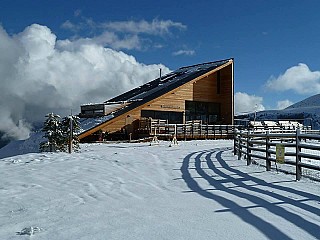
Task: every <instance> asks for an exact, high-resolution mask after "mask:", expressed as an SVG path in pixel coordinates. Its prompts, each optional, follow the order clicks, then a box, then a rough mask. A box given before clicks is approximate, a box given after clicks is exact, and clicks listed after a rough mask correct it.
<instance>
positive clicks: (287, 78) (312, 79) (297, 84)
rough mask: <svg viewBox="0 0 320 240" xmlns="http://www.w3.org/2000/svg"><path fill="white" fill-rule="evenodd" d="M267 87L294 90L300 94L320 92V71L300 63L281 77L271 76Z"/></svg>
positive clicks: (276, 89)
mask: <svg viewBox="0 0 320 240" xmlns="http://www.w3.org/2000/svg"><path fill="white" fill-rule="evenodd" d="M266 86H267V88H269V89H270V90H274V91H280V92H281V91H287V90H293V91H294V92H296V93H298V94H304V95H310V94H318V93H319V92H320V71H314V72H313V71H311V70H310V69H309V67H308V66H307V65H306V64H304V63H300V64H298V65H297V66H293V67H291V68H289V69H287V70H286V71H285V73H284V74H281V75H280V76H279V77H277V78H275V77H271V78H270V79H269V80H268V82H267V84H266Z"/></svg>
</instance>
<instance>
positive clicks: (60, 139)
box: [40, 113, 80, 152]
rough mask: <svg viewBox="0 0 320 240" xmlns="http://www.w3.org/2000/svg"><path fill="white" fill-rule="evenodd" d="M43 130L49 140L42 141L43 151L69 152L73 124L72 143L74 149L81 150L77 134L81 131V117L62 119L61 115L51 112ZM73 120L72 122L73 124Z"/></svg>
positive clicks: (41, 147)
mask: <svg viewBox="0 0 320 240" xmlns="http://www.w3.org/2000/svg"><path fill="white" fill-rule="evenodd" d="M46 118H47V119H46V120H45V122H44V126H43V129H42V131H43V132H44V133H45V134H44V136H43V137H44V138H46V139H47V141H44V142H42V143H40V151H41V152H46V151H49V152H56V151H60V152H67V151H68V146H69V143H70V136H71V126H72V145H73V148H74V150H76V151H77V150H79V148H80V146H79V138H78V136H77V134H78V133H79V131H80V124H79V117H78V116H68V117H64V118H63V119H62V121H60V116H59V115H56V114H53V113H49V114H47V115H46ZM71 121H72V124H71Z"/></svg>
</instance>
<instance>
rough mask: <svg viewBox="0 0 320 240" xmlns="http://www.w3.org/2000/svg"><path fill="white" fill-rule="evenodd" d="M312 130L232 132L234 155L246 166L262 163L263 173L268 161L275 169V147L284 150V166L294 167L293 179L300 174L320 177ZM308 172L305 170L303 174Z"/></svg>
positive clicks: (318, 140)
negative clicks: (245, 162) (243, 161)
mask: <svg viewBox="0 0 320 240" xmlns="http://www.w3.org/2000/svg"><path fill="white" fill-rule="evenodd" d="M319 133H320V132H319V131H315V130H300V129H296V130H287V131H283V130H280V131H264V132H261V131H259V132H255V131H250V130H245V131H239V130H235V132H234V154H235V155H238V159H241V158H242V156H243V157H244V158H245V159H246V160H247V165H250V164H251V163H252V162H253V161H256V162H257V161H261V160H262V161H265V166H266V170H267V171H270V170H271V162H275V164H276V168H278V167H277V162H278V161H277V157H276V146H277V144H281V145H282V146H283V147H284V148H285V152H284V162H283V163H284V164H285V165H287V166H288V165H291V166H294V167H295V174H296V180H300V179H301V176H302V175H311V176H313V177H316V178H320V151H319V150H320V135H319ZM302 170H308V171H304V172H303V171H302Z"/></svg>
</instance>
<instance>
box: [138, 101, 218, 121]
mask: <svg viewBox="0 0 320 240" xmlns="http://www.w3.org/2000/svg"><path fill="white" fill-rule="evenodd" d="M185 103H186V109H185V110H186V111H185V118H186V119H185V120H186V121H192V120H202V123H205V124H215V123H217V122H218V121H219V120H220V104H219V103H209V102H197V101H186V102H185ZM141 117H147V118H148V117H151V118H153V119H163V120H168V122H169V123H182V122H183V112H173V111H154V110H142V111H141Z"/></svg>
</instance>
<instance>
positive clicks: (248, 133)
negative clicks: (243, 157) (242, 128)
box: [247, 130, 251, 166]
mask: <svg viewBox="0 0 320 240" xmlns="http://www.w3.org/2000/svg"><path fill="white" fill-rule="evenodd" d="M250 139H251V138H250V131H249V130H248V131H247V166H249V165H250V164H251V148H250V147H251V143H250Z"/></svg>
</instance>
